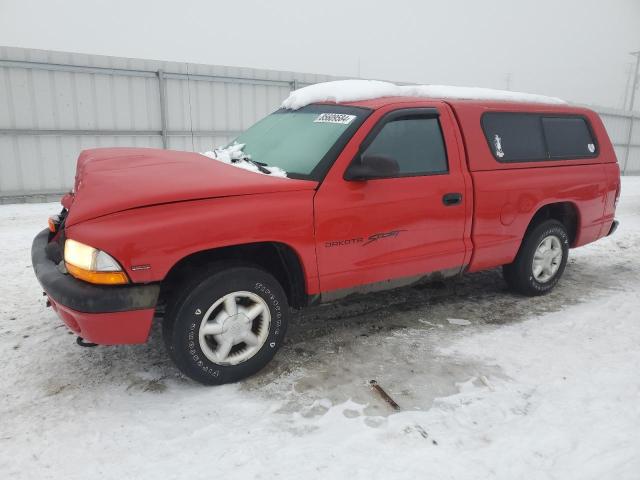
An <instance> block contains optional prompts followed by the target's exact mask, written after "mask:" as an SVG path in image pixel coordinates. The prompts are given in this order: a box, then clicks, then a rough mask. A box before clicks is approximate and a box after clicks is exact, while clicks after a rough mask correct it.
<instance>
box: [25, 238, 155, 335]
mask: <svg viewBox="0 0 640 480" xmlns="http://www.w3.org/2000/svg"><path fill="white" fill-rule="evenodd" d="M48 243H49V230H46V229H45V230H43V231H42V232H40V233H39V234H38V235H37V236H36V237H35V238H34V239H33V244H32V246H31V262H32V264H33V269H34V271H35V274H36V277H37V278H38V281H39V282H40V285H42V288H43V289H44V291H45V293H46V295H47V297H48V298H49V301H50V302H51V306H52V307H53V309H54V310H55V311H56V313H57V314H58V316H59V317H60V318H61V319H62V320H63V321H64V322H65V323H66V324H67V326H68V327H69V328H71V330H73V331H74V332H75V333H77V334H78V335H80V336H82V337H83V338H84V339H85V340H87V341H89V342H93V343H99V344H124V343H144V342H145V341H146V340H147V337H148V335H149V329H150V328H151V321H152V319H153V315H154V311H155V306H156V303H157V301H158V295H159V293H160V285H158V284H149V285H122V286H103V285H92V284H90V283H87V282H83V281H81V280H77V279H75V278H73V277H72V276H71V275H69V274H67V273H63V272H62V271H61V270H59V269H58V266H57V265H56V264H55V263H54V262H53V261H52V260H50V259H49V258H48V256H47V253H46V246H47V244H48Z"/></svg>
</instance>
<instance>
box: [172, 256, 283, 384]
mask: <svg viewBox="0 0 640 480" xmlns="http://www.w3.org/2000/svg"><path fill="white" fill-rule="evenodd" d="M288 316H289V306H288V303H287V297H286V295H285V293H284V290H283V289H282V286H281V285H280V284H279V283H278V281H277V280H276V279H275V278H274V277H273V276H271V275H270V274H268V273H267V272H265V271H263V270H261V269H259V268H254V267H249V266H229V265H225V266H223V267H221V266H218V268H215V267H214V268H213V269H210V270H209V271H208V272H206V273H204V274H202V275H201V276H199V277H198V278H196V279H194V280H193V281H192V282H190V283H189V284H187V285H185V286H184V287H183V288H182V290H181V291H180V292H179V293H178V295H177V296H176V298H175V300H174V301H173V302H171V305H170V306H169V309H168V312H167V316H166V318H165V321H164V324H163V338H164V342H165V345H166V347H167V350H168V352H169V356H170V357H171V359H172V360H173V361H174V363H175V364H176V366H177V367H178V368H179V369H180V371H181V372H182V373H184V374H185V375H187V376H188V377H189V378H191V379H193V380H195V381H197V382H200V383H203V384H205V385H220V384H223V383H231V382H236V381H238V380H242V379H244V378H246V377H248V376H250V375H253V374H254V373H256V372H258V371H259V370H261V369H262V368H263V367H264V366H265V365H266V364H267V363H269V361H270V360H271V359H272V358H273V356H274V355H275V354H276V351H277V350H278V348H279V347H280V345H281V344H282V342H283V340H284V335H285V331H286V328H287V323H288Z"/></svg>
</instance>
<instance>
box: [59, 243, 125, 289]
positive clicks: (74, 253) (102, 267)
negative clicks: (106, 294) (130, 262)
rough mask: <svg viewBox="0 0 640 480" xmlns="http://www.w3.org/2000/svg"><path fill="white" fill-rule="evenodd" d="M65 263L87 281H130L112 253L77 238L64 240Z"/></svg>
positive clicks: (118, 282) (113, 283)
mask: <svg viewBox="0 0 640 480" xmlns="http://www.w3.org/2000/svg"><path fill="white" fill-rule="evenodd" d="M64 263H65V265H66V266H67V271H68V272H69V273H70V274H71V275H73V276H74V277H76V278H78V279H80V280H84V281H85V282H89V283H99V284H103V285H121V284H123V283H129V279H128V278H127V275H126V274H125V273H124V271H123V270H122V267H120V265H119V264H118V262H116V261H115V260H114V259H113V257H111V255H109V254H107V253H105V252H103V251H102V250H98V249H96V248H93V247H90V246H89V245H85V244H84V243H80V242H76V241H75V240H71V239H67V240H66V241H65V242H64Z"/></svg>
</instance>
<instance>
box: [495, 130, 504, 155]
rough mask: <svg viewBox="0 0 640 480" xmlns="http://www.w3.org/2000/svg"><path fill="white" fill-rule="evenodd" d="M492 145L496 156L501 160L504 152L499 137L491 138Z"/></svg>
mask: <svg viewBox="0 0 640 480" xmlns="http://www.w3.org/2000/svg"><path fill="white" fill-rule="evenodd" d="M493 144H494V145H495V147H496V156H497V157H498V158H502V157H504V152H503V151H502V139H501V138H500V135H497V134H496V136H494V137H493Z"/></svg>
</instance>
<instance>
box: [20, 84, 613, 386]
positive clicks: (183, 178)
mask: <svg viewBox="0 0 640 480" xmlns="http://www.w3.org/2000/svg"><path fill="white" fill-rule="evenodd" d="M619 194H620V172H619V168H618V164H617V161H616V157H615V154H614V151H613V147H612V145H611V142H610V140H609V138H608V136H607V133H606V131H605V129H604V126H603V124H602V122H601V120H600V118H599V117H598V115H597V114H595V113H594V112H592V111H591V110H588V109H585V108H578V107H573V106H568V105H562V104H545V103H530V102H522V101H499V100H486V99H485V100H478V99H476V100H473V99H471V100H469V99H455V98H454V99H452V98H443V99H433V98H417V97H415V96H410V97H385V98H370V99H367V100H357V101H342V102H320V103H310V104H307V105H304V106H302V107H301V108H298V109H296V110H292V109H287V108H282V109H280V110H278V111H276V112H274V113H273V114H271V115H269V116H267V117H266V118H264V119H263V120H261V121H259V122H258V123H256V124H255V125H254V126H252V127H251V128H249V129H248V130H247V131H246V132H245V133H243V134H241V135H240V136H239V137H238V138H237V139H236V141H235V142H234V143H233V144H231V145H230V146H228V147H226V148H223V149H220V150H216V151H214V152H209V153H207V154H206V155H204V154H198V153H189V152H177V151H165V150H155V149H140V148H113V149H95V150H86V151H84V152H82V153H81V155H80V157H79V159H78V164H77V174H76V181H75V186H74V188H73V190H72V191H71V193H69V194H67V195H66V196H65V197H64V198H63V200H62V204H63V207H64V208H63V209H62V212H61V213H60V214H59V215H57V216H54V217H52V218H51V219H50V221H49V228H48V229H45V230H44V231H42V232H41V233H40V234H39V235H38V236H37V237H36V238H35V240H34V242H33V246H32V261H33V266H34V269H35V273H36V275H37V277H38V280H39V281H40V283H41V285H42V287H43V289H44V291H45V293H46V295H47V297H48V302H49V303H50V305H51V306H52V307H53V309H54V310H55V311H56V312H57V314H58V315H59V316H60V317H61V318H62V320H63V321H64V322H65V323H66V324H67V325H68V326H69V327H70V328H71V329H72V330H73V331H74V332H76V333H77V334H78V335H79V336H81V337H83V338H84V339H85V340H86V341H89V342H94V343H99V344H126V343H142V342H145V341H146V340H147V337H148V334H149V330H150V327H151V323H152V319H153V318H154V316H155V315H156V313H158V314H159V316H162V324H163V325H162V326H163V336H164V341H165V343H166V346H167V349H168V352H169V354H170V356H171V357H172V359H173V360H174V361H175V363H176V365H177V366H178V367H179V368H180V370H181V371H182V372H184V373H185V374H186V375H188V376H189V377H191V378H193V379H195V380H197V381H199V382H202V383H204V384H221V383H226V382H232V381H237V380H239V379H242V378H244V377H246V376H248V375H251V374H253V373H255V372H257V371H258V370H259V369H261V368H262V367H263V366H264V365H265V364H266V363H267V362H268V361H269V360H270V359H271V358H272V357H273V356H274V354H275V353H276V350H277V349H278V347H280V345H281V344H282V342H283V338H284V334H285V330H286V327H287V321H288V318H289V311H290V308H294V309H299V308H302V307H305V306H308V305H312V304H316V303H318V302H323V301H330V300H333V299H337V298H340V297H343V296H345V295H348V294H351V293H356V292H367V291H375V290H377V289H386V288H394V287H398V286H402V285H406V284H410V283H412V282H417V281H420V280H428V279H430V278H431V279H433V278H445V277H451V276H455V275H460V274H462V273H464V272H475V271H478V270H483V269H490V268H495V267H499V266H501V267H502V269H503V273H504V279H505V281H506V282H507V284H508V285H509V286H510V287H511V288H512V289H513V290H514V291H516V292H519V293H521V294H524V295H540V294H544V293H546V292H548V291H549V290H550V289H552V288H553V287H554V286H555V285H556V283H557V282H558V280H559V278H560V276H561V275H562V273H563V270H564V269H565V266H566V263H567V256H568V251H569V248H574V247H579V246H581V245H585V244H587V243H590V242H593V241H595V240H597V239H599V238H601V237H604V236H606V235H610V234H611V233H612V232H613V231H614V230H615V228H616V226H617V221H616V220H615V219H614V213H615V207H616V203H617V200H618V196H619ZM162 313H163V315H161V314H162Z"/></svg>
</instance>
